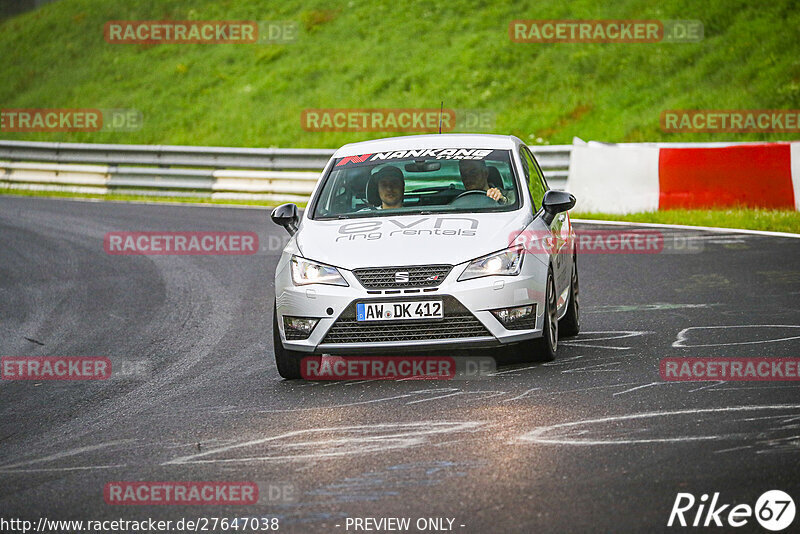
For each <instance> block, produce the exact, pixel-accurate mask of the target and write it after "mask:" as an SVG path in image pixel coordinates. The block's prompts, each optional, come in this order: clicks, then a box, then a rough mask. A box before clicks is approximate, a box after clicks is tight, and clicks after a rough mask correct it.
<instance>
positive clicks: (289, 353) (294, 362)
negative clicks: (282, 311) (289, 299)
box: [272, 305, 303, 379]
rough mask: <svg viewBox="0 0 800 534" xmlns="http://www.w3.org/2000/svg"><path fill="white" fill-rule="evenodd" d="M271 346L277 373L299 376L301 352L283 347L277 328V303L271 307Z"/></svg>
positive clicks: (290, 377)
mask: <svg viewBox="0 0 800 534" xmlns="http://www.w3.org/2000/svg"><path fill="white" fill-rule="evenodd" d="M272 347H273V351H274V352H275V365H276V366H277V367H278V374H279V375H281V376H282V377H283V378H287V379H292V378H301V375H300V361H301V360H302V359H303V353H302V352H299V351H296V350H288V349H285V348H283V343H282V342H281V331H280V330H278V307H277V305H276V306H274V307H273V308H272Z"/></svg>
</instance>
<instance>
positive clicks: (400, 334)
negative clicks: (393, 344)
mask: <svg viewBox="0 0 800 534" xmlns="http://www.w3.org/2000/svg"><path fill="white" fill-rule="evenodd" d="M440 298H441V300H442V304H443V305H444V319H436V320H423V319H420V320H414V321H406V322H383V321H375V322H358V321H356V315H355V308H356V302H355V301H353V302H351V303H350V304H349V305H348V306H347V308H345V310H344V311H343V312H342V314H341V315H340V316H339V318H338V319H337V320H336V322H334V323H333V326H332V327H331V328H330V330H328V333H327V334H326V335H325V338H324V339H323V340H322V343H323V344H325V343H375V342H381V341H425V340H434V339H464V338H476V337H492V334H491V333H490V332H489V331H488V330H486V328H485V327H484V326H483V324H482V323H481V322H480V321H479V320H478V319H476V318H475V316H474V315H472V313H470V312H469V310H467V309H466V308H465V307H464V306H463V305H462V304H461V303H460V302H458V300H456V299H455V298H453V297H451V296H450V295H443V296H442V297H440ZM380 300H381V301H382V302H383V301H385V302H391V301H392V300H398V299H380ZM415 300H416V299H415ZM420 300H432V299H420Z"/></svg>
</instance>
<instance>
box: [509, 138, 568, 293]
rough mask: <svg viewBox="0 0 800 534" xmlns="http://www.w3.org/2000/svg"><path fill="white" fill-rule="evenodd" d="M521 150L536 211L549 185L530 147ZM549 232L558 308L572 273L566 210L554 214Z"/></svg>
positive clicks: (540, 205) (539, 207) (523, 147)
mask: <svg viewBox="0 0 800 534" xmlns="http://www.w3.org/2000/svg"><path fill="white" fill-rule="evenodd" d="M521 152H522V153H521V156H522V157H521V158H520V159H521V160H522V163H523V170H524V171H526V178H527V180H528V190H529V191H530V193H531V199H532V200H533V203H534V211H538V210H540V209H541V207H542V200H543V199H544V194H545V192H547V191H548V190H549V189H550V187H549V186H548V185H547V180H546V179H545V177H544V173H543V172H542V169H541V167H539V163H538V162H537V161H536V158H535V157H534V156H533V154H532V153H531V151H530V149H529V148H528V147H526V146H524V145H523V146H522V148H521ZM526 167H527V168H526ZM550 232H551V235H552V238H553V243H554V250H553V253H552V258H553V276H554V277H555V282H556V291H557V292H558V295H559V299H558V306H559V308H560V307H561V306H562V305H564V304H565V300H566V297H567V289H569V282H570V277H571V275H572V256H571V254H570V248H569V245H570V244H569V235H570V223H569V218H568V215H567V213H566V212H564V213H559V214H558V215H556V217H555V219H553V222H552V223H551V224H550Z"/></svg>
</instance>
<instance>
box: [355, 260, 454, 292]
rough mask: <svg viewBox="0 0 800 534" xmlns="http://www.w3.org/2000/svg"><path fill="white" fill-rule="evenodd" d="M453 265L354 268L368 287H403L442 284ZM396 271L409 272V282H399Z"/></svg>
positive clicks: (359, 278) (363, 284)
mask: <svg viewBox="0 0 800 534" xmlns="http://www.w3.org/2000/svg"><path fill="white" fill-rule="evenodd" d="M452 268H453V266H452V265H412V266H403V267H368V268H366V269H354V270H353V274H354V275H356V278H358V281H359V282H360V283H361V285H362V286H364V287H365V288H367V289H402V288H406V287H434V286H438V285H439V284H441V283H442V282H443V281H444V279H445V277H446V276H447V274H448V273H449V272H450V269H452ZM396 273H408V282H398V281H397V280H396V279H395V275H396Z"/></svg>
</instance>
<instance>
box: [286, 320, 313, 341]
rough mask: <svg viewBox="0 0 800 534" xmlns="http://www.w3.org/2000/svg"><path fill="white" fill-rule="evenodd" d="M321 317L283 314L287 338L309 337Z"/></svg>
mask: <svg viewBox="0 0 800 534" xmlns="http://www.w3.org/2000/svg"><path fill="white" fill-rule="evenodd" d="M318 322H319V319H314V318H311V317H290V316H288V315H284V316H283V332H284V333H285V334H286V339H307V338H308V336H310V335H311V331H312V330H314V327H315V326H317V323H318Z"/></svg>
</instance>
